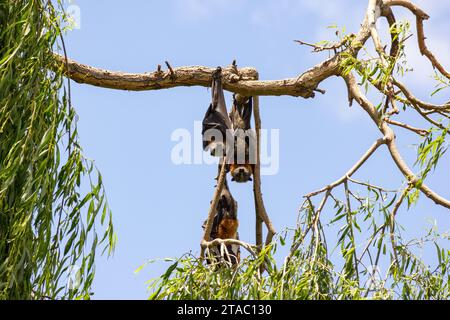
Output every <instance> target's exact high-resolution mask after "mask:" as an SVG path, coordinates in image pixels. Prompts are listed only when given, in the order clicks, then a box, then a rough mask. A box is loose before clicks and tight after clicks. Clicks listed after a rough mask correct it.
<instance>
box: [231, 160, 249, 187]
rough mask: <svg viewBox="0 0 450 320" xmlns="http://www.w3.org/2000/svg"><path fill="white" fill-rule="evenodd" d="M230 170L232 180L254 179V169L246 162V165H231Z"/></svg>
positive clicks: (245, 180) (244, 180)
mask: <svg viewBox="0 0 450 320" xmlns="http://www.w3.org/2000/svg"><path fill="white" fill-rule="evenodd" d="M230 172H231V176H232V178H231V181H235V182H240V183H243V182H247V181H252V178H251V176H252V174H253V170H252V166H251V165H249V164H244V165H237V166H236V165H231V166H230Z"/></svg>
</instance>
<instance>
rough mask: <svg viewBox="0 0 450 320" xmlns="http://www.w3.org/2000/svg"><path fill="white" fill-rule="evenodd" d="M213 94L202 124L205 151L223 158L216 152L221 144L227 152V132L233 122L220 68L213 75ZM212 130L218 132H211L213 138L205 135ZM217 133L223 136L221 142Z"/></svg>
mask: <svg viewBox="0 0 450 320" xmlns="http://www.w3.org/2000/svg"><path fill="white" fill-rule="evenodd" d="M211 92H212V102H211V104H210V105H209V107H208V109H207V110H206V113H205V116H204V118H203V122H202V135H203V149H204V150H208V149H209V150H210V151H211V155H213V156H215V155H217V156H222V155H223V154H222V153H221V154H219V153H216V152H215V150H216V148H217V145H218V144H219V143H220V144H221V146H220V147H221V148H222V150H224V151H225V141H226V132H227V130H228V129H231V120H230V117H229V116H228V112H227V107H226V104H225V96H224V93H223V87H222V69H221V68H220V67H218V68H217V69H216V70H215V71H214V73H213V75H212V84H211ZM212 129H214V130H217V131H215V132H213V131H210V133H211V136H210V135H208V134H207V135H205V133H206V132H207V131H208V130H212ZM217 133H220V134H221V141H216V139H215V135H216V134H217ZM213 136H214V137H213Z"/></svg>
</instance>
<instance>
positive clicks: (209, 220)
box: [200, 157, 227, 259]
mask: <svg viewBox="0 0 450 320" xmlns="http://www.w3.org/2000/svg"><path fill="white" fill-rule="evenodd" d="M226 174H227V170H226V157H224V158H223V159H222V166H221V169H220V173H219V176H218V179H217V187H216V191H215V192H214V196H213V199H212V201H211V205H210V207H209V212H208V218H207V220H206V224H205V230H204V232H203V238H202V243H203V242H204V241H209V239H210V237H211V229H212V225H213V222H214V215H215V214H216V210H217V204H218V202H219V198H220V194H221V192H222V189H223V186H224V184H225V179H226ZM204 253H205V251H204V246H203V245H202V247H201V251H200V258H202V259H203V257H204Z"/></svg>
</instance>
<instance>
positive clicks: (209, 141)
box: [202, 67, 256, 182]
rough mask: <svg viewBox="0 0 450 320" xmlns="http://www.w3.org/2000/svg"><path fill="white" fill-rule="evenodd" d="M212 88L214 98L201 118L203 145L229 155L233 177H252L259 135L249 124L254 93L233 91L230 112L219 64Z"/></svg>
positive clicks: (214, 153)
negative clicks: (244, 93)
mask: <svg viewBox="0 0 450 320" xmlns="http://www.w3.org/2000/svg"><path fill="white" fill-rule="evenodd" d="M211 88H212V89H211V92H212V102H211V104H210V105H209V107H208V109H207V111H206V114H205V117H204V118H203V122H202V136H203V149H204V150H205V151H209V152H210V154H211V155H212V156H216V157H223V156H225V155H226V154H228V155H229V156H228V157H227V172H231V176H232V181H236V182H247V181H251V180H252V179H251V176H252V174H253V165H254V164H255V163H256V154H255V152H256V139H255V133H254V131H253V130H251V125H250V120H251V117H252V101H253V100H252V97H243V96H237V95H233V106H232V109H231V112H230V114H228V113H227V107H226V104H225V97H224V93H223V87H222V68H220V67H217V69H216V70H215V71H214V72H213V74H212V83H211ZM227 142H229V143H227ZM233 146H234V147H233Z"/></svg>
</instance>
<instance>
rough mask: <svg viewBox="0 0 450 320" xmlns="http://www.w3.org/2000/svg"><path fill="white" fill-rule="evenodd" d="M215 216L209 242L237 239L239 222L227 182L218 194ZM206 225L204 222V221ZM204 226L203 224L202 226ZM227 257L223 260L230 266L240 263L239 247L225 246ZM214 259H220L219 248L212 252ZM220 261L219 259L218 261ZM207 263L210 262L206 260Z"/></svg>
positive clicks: (235, 204) (235, 205) (234, 201)
mask: <svg viewBox="0 0 450 320" xmlns="http://www.w3.org/2000/svg"><path fill="white" fill-rule="evenodd" d="M216 209H217V210H216V215H215V216H214V220H213V225H212V229H211V235H210V238H211V240H214V239H218V238H219V239H239V235H238V232H237V229H238V226H239V220H238V218H237V202H236V200H234V198H233V196H232V195H231V193H230V190H229V189H228V183H227V180H225V182H224V186H223V189H222V193H221V194H220V198H219V202H218V204H217V207H216ZM205 223H206V221H205ZM204 226H205V224H204ZM226 248H227V251H228V255H226V254H225V255H224V257H223V258H224V259H226V260H227V261H228V262H230V263H231V264H232V265H236V264H237V263H239V261H240V247H239V246H238V245H227V246H226ZM212 252H213V255H214V256H215V257H216V258H220V257H222V254H221V252H220V247H217V248H214V249H213V250H212ZM218 260H219V261H220V259H218ZM208 263H211V261H209V260H208Z"/></svg>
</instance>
